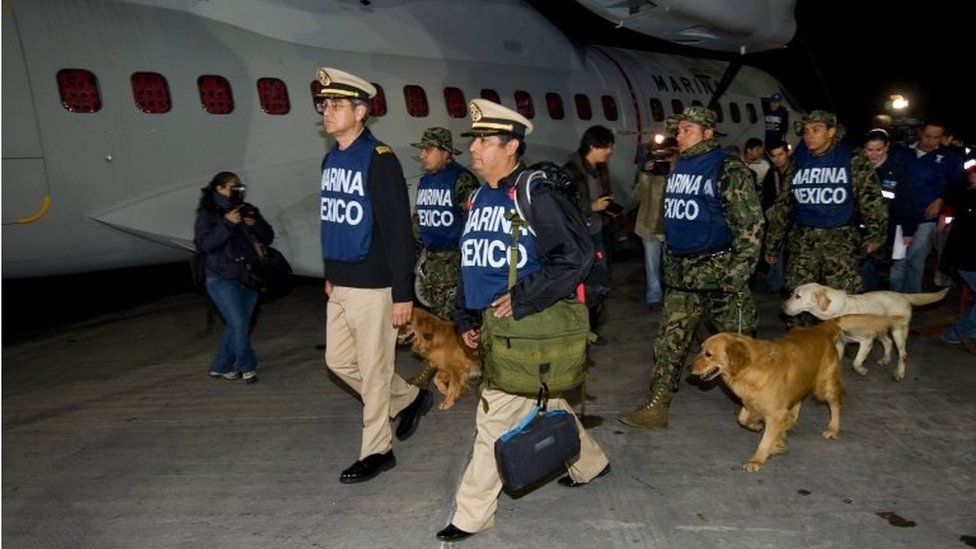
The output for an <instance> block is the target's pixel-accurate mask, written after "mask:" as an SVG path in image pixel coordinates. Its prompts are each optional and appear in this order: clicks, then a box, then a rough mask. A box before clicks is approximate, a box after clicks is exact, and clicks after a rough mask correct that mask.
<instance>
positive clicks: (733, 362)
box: [725, 340, 749, 375]
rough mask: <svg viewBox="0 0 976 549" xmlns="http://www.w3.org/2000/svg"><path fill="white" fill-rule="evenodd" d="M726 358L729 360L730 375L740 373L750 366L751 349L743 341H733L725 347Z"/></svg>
mask: <svg viewBox="0 0 976 549" xmlns="http://www.w3.org/2000/svg"><path fill="white" fill-rule="evenodd" d="M725 356H726V357H727V358H728V359H729V363H728V369H729V374H731V375H735V374H737V373H739V370H741V369H742V368H743V367H744V366H746V365H747V364H749V349H748V348H747V347H746V345H745V343H742V342H741V341H735V340H733V341H731V342H729V344H728V345H726V346H725Z"/></svg>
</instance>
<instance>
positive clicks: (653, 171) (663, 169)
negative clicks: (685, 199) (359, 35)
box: [634, 136, 678, 311]
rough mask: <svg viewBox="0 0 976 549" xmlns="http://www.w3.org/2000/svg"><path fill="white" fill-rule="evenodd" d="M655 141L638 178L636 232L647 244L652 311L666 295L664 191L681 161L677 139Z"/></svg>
mask: <svg viewBox="0 0 976 549" xmlns="http://www.w3.org/2000/svg"><path fill="white" fill-rule="evenodd" d="M661 137H662V139H660V142H657V139H655V142H654V143H651V146H650V155H649V157H648V159H647V161H646V162H645V163H644V165H643V167H642V169H641V171H640V173H639V174H638V175H637V184H636V185H634V200H635V201H636V202H638V203H639V204H640V206H639V207H638V209H637V221H636V222H635V224H634V232H635V233H637V236H639V237H640V238H641V241H642V242H643V243H644V269H645V271H646V273H647V286H646V288H645V290H644V302H645V303H646V304H647V307H648V308H649V309H651V310H652V311H657V310H660V309H661V307H662V300H663V299H664V293H663V291H662V290H661V249H662V246H663V244H664V189H665V187H666V186H667V183H668V174H670V173H671V166H673V165H674V163H675V161H677V159H678V142H677V140H675V139H674V138H673V137H668V138H664V137H663V136H661Z"/></svg>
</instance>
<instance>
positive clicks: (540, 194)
mask: <svg viewBox="0 0 976 549" xmlns="http://www.w3.org/2000/svg"><path fill="white" fill-rule="evenodd" d="M524 170H525V166H523V165H521V164H519V167H518V168H516V169H515V171H514V172H512V173H511V174H510V175H508V176H507V177H505V178H504V179H502V181H501V184H502V185H507V186H512V185H514V184H515V182H516V180H517V178H518V176H519V174H520V173H522V172H523V171H524ZM531 203H532V205H531V208H532V214H531V215H532V229H533V230H534V231H535V247H536V252H537V253H538V257H539V263H540V268H539V270H537V271H535V272H534V273H532V274H530V275H527V276H523V277H522V278H520V279H519V281H518V282H517V283H516V284H515V287H514V288H512V290H511V293H512V314H513V316H514V317H515V318H516V319H519V318H522V317H525V316H526V315H529V314H532V313H536V312H539V311H541V310H543V309H545V308H546V307H549V306H550V305H552V304H553V303H555V302H557V301H559V300H560V299H564V298H567V297H570V296H572V295H573V294H574V291H575V290H576V286H577V285H578V284H579V283H580V282H581V281H582V280H583V279H584V278H586V274H587V273H588V272H589V271H590V269H591V267H592V266H593V258H594V252H593V243H592V241H591V240H590V238H589V235H588V234H587V232H586V229H585V227H584V226H583V220H582V217H581V216H580V213H579V211H578V210H577V209H576V206H575V205H574V204H572V203H571V202H570V201H569V200H568V199H567V198H566V197H565V196H563V195H562V194H560V193H558V192H556V191H554V190H552V189H551V188H549V187H548V186H546V185H537V186H536V187H535V188H534V189H532V200H531ZM503 268H504V269H505V270H506V272H508V267H507V266H505V267H503ZM458 278H459V280H460V279H461V277H460V276H459V277H458ZM481 312H482V311H480V310H471V309H468V308H467V307H465V306H464V288H463V282H461V283H460V284H459V287H458V301H457V313H456V314H455V323H456V325H457V330H458V332H462V333H463V332H466V331H468V330H471V329H474V328H478V327H479V326H480V325H481Z"/></svg>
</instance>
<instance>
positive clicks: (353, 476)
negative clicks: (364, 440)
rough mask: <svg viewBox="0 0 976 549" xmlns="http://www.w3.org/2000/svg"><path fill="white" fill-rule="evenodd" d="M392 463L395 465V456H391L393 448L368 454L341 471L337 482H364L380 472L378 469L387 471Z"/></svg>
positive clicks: (391, 466)
mask: <svg viewBox="0 0 976 549" xmlns="http://www.w3.org/2000/svg"><path fill="white" fill-rule="evenodd" d="M394 465H396V458H395V457H394V456H393V450H390V451H389V452H387V453H385V454H370V455H368V456H366V457H364V458H363V459H361V460H359V461H357V462H356V463H353V464H352V465H351V466H350V467H349V468H348V469H346V470H345V471H343V472H342V474H341V475H340V476H339V482H341V483H343V484H352V483H354V482H365V481H367V480H369V479H371V478H373V477H375V476H376V475H378V474H380V471H389V470H390V469H392V468H393V466H394Z"/></svg>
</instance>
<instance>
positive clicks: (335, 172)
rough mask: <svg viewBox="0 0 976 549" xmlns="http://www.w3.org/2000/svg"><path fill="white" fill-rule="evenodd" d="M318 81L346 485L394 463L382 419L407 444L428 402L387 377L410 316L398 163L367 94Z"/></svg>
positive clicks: (331, 77)
mask: <svg viewBox="0 0 976 549" xmlns="http://www.w3.org/2000/svg"><path fill="white" fill-rule="evenodd" d="M318 80H319V83H320V84H321V85H322V88H321V91H320V92H319V94H320V96H321V103H320V105H321V110H322V122H323V125H324V126H325V131H326V132H327V133H328V134H329V135H330V136H332V137H333V138H334V139H335V144H334V145H333V146H332V148H331V149H330V150H329V152H328V154H327V155H326V156H325V159H324V160H323V161H322V181H321V206H320V216H321V219H322V225H321V231H322V257H323V260H324V261H323V263H324V265H325V293H326V295H327V296H328V305H327V306H326V338H325V344H326V350H325V361H326V363H327V364H328V367H329V369H330V370H332V372H333V373H335V375H336V376H338V377H339V378H340V379H342V381H344V382H345V383H346V384H347V385H349V387H351V388H352V389H353V390H355V391H356V392H357V393H359V396H360V397H361V398H362V401H363V421H362V444H361V446H360V450H359V458H358V459H357V460H356V462H355V463H353V464H352V465H351V466H350V467H349V468H348V469H346V470H345V471H343V472H342V475H341V476H340V477H339V482H342V483H353V482H362V481H366V480H369V479H371V478H373V477H375V476H376V475H377V474H379V473H380V472H381V471H385V470H388V469H390V468H392V467H393V466H394V465H396V458H394V456H393V449H392V442H393V440H392V439H393V433H392V432H391V429H390V418H393V417H396V416H397V415H399V417H400V423H399V424H398V425H397V430H396V435H397V438H398V439H400V440H404V439H406V438H407V437H409V436H410V435H411V434H413V432H414V430H415V429H416V427H417V424H418V423H419V422H420V418H421V416H423V414H425V413H426V412H427V410H428V409H430V405H431V395H430V393H429V392H428V391H427V390H426V389H418V388H417V387H414V386H412V385H409V384H407V382H406V381H404V380H403V378H401V377H400V376H399V375H397V374H396V372H395V371H394V364H393V362H394V358H395V347H396V335H397V328H398V327H399V326H402V325H404V324H406V323H408V322H409V321H410V315H411V312H412V311H413V301H412V299H413V294H412V292H413V284H412V269H411V261H412V259H413V242H412V239H411V230H410V203H409V200H408V199H407V185H406V182H405V181H404V178H403V170H402V169H401V167H400V162H399V161H398V160H397V158H396V155H394V154H393V151H391V150H390V148H389V147H388V146H386V145H384V144H383V143H381V142H380V141H379V140H378V139H376V137H374V136H373V134H372V133H371V132H370V131H369V130H368V129H367V128H366V119H367V117H368V116H369V99H370V98H371V97H373V96H374V95H375V94H376V88H375V87H374V86H373V85H372V84H370V83H369V82H367V81H366V80H363V79H362V78H359V77H358V76H356V75H353V74H350V73H348V72H344V71H341V70H338V69H334V68H330V67H323V68H321V69H319V70H318Z"/></svg>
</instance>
